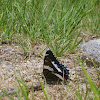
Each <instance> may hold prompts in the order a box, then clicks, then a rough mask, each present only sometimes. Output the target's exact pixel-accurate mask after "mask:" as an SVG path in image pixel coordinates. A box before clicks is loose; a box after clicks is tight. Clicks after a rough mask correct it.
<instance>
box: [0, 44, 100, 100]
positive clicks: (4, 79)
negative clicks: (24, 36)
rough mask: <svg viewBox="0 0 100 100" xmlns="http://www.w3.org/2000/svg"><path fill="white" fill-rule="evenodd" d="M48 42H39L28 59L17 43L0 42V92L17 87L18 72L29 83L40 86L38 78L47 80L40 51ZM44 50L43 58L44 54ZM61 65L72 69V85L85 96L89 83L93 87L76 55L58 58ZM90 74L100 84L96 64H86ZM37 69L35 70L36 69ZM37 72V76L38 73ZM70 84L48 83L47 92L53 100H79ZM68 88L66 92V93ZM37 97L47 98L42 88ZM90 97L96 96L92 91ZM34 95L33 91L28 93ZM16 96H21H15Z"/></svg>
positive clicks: (41, 99)
mask: <svg viewBox="0 0 100 100" xmlns="http://www.w3.org/2000/svg"><path fill="white" fill-rule="evenodd" d="M43 47H45V45H44V44H43V45H36V46H35V47H34V48H33V50H32V51H31V53H30V55H29V56H28V57H27V58H26V59H25V56H24V53H23V51H22V50H21V48H20V47H19V46H18V45H17V44H2V45H0V92H2V91H7V90H10V89H16V87H17V86H16V79H15V77H16V76H17V77H18V78H19V71H20V73H21V75H22V77H23V78H24V80H25V81H26V84H27V86H32V85H33V86H39V85H40V82H39V81H38V77H39V78H40V80H41V82H42V83H43V85H44V87H45V83H44V79H43V78H42V71H43V58H42V57H39V53H40V52H41V50H42V48H43ZM45 52H46V51H44V52H43V57H44V55H45ZM79 55H80V56H83V53H82V52H79ZM57 59H58V60H59V61H60V62H61V63H62V64H64V65H65V67H67V68H68V69H69V71H70V78H71V79H72V80H69V87H70V88H72V89H73V90H74V91H75V90H76V89H78V88H79V89H80V90H81V89H82V94H83V96H84V95H85V93H86V83H87V87H88V89H89V88H90V86H89V84H88V82H87V80H86V77H85V76H84V73H83V71H82V68H81V67H80V65H79V63H78V61H77V56H76V54H67V55H66V56H65V57H59V58H57ZM85 69H86V70H87V72H88V74H89V75H90V77H91V78H92V79H93V81H94V82H95V83H96V85H97V86H98V87H99V86H100V82H99V80H98V77H97V76H98V74H97V73H96V70H95V68H94V67H87V66H85ZM35 71H36V72H35ZM36 73H38V76H37V74H36ZM66 87H67V85H66V84H65V85H61V84H55V85H53V84H47V88H46V87H45V90H46V89H47V91H48V94H49V96H50V98H51V100H77V99H76V97H75V96H74V95H73V93H72V91H71V90H70V89H69V88H68V89H67V88H66ZM64 91H66V92H64ZM34 96H35V100H44V99H46V98H45V96H44V93H43V91H42V90H37V91H35V92H34ZM89 96H90V98H92V97H93V93H92V92H91V91H90V93H89ZM29 97H31V92H30V94H29ZM14 99H15V100H17V99H18V98H17V97H16V96H14ZM2 100H8V99H7V97H4V98H3V99H2Z"/></svg>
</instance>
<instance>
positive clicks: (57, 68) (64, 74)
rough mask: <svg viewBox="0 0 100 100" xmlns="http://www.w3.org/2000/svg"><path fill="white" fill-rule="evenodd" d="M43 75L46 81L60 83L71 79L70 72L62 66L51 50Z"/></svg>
mask: <svg viewBox="0 0 100 100" xmlns="http://www.w3.org/2000/svg"><path fill="white" fill-rule="evenodd" d="M43 74H44V76H45V78H46V80H52V81H58V80H67V79H68V78H69V70H67V68H65V67H64V65H62V64H60V63H59V61H58V60H57V59H56V57H55V56H54V55H53V53H52V51H51V50H48V51H47V52H46V55H45V58H44V65H43Z"/></svg>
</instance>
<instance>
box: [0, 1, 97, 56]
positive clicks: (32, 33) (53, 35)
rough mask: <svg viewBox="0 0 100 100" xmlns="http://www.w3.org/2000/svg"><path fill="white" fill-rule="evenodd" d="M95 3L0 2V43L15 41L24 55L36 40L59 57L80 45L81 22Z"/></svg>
mask: <svg viewBox="0 0 100 100" xmlns="http://www.w3.org/2000/svg"><path fill="white" fill-rule="evenodd" d="M95 3H96V0H92V1H91V0H88V1H84V0H78V1H73V0H49V1H47V0H41V1H40V0H13V1H12V0H5V1H4V0H1V1H0V9H1V10H0V15H1V17H0V42H1V43H4V42H5V41H7V42H12V41H17V42H18V43H19V44H20V45H23V46H22V48H23V50H24V52H25V50H26V49H27V48H29V44H34V43H36V42H37V38H39V39H40V40H42V41H43V42H45V43H46V44H47V46H48V47H49V48H50V49H52V51H53V52H54V53H55V54H56V55H57V56H62V55H64V54H66V53H67V52H70V51H72V50H73V49H75V48H76V47H77V45H78V44H79V43H80V42H81V40H79V39H78V37H79V36H80V32H81V28H83V27H82V26H81V25H80V22H81V21H82V20H83V18H84V17H85V16H86V15H87V14H88V13H89V12H90V11H91V9H92V8H93V6H94V4H95ZM79 30H80V31H79ZM26 40H29V41H26Z"/></svg>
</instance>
